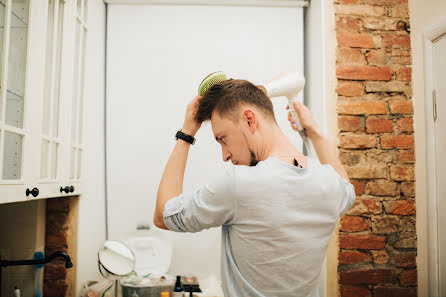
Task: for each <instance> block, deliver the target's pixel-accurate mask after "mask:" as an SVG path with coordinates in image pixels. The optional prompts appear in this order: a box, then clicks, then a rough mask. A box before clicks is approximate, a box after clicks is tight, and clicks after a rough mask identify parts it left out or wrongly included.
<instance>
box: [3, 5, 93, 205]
mask: <svg viewBox="0 0 446 297" xmlns="http://www.w3.org/2000/svg"><path fill="white" fill-rule="evenodd" d="M87 3H88V0H65V1H64V0H48V1H42V0H0V37H1V38H0V40H2V46H1V47H0V57H1V60H0V63H1V75H0V77H1V80H0V203H6V202H15V201H25V200H29V199H39V198H49V197H59V196H67V195H78V194H81V192H82V189H81V186H82V176H81V174H80V172H81V166H80V164H81V163H82V153H83V151H84V145H83V141H82V129H83V127H82V126H83V106H84V104H83V78H84V62H83V61H84V52H85V51H84V48H85V42H84V41H85V40H86V38H85V36H86V33H87V25H86V12H87V7H86V5H87ZM61 190H63V191H61ZM37 192H38V194H37ZM67 192H68V193H67Z"/></svg>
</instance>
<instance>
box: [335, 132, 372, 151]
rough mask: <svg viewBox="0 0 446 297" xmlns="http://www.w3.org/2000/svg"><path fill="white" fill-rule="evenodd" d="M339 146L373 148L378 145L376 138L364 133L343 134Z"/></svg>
mask: <svg viewBox="0 0 446 297" xmlns="http://www.w3.org/2000/svg"><path fill="white" fill-rule="evenodd" d="M339 146H340V147H343V148H372V147H376V138H375V136H371V135H364V134H348V135H341V137H340V143H339Z"/></svg>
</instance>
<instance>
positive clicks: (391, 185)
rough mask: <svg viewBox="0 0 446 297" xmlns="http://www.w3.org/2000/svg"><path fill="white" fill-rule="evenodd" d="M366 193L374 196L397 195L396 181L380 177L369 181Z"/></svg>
mask: <svg viewBox="0 0 446 297" xmlns="http://www.w3.org/2000/svg"><path fill="white" fill-rule="evenodd" d="M367 193H368V194H370V195H374V196H397V195H399V193H400V191H399V187H398V184H397V183H396V182H394V181H389V180H382V179H381V180H374V181H369V182H368V185H367Z"/></svg>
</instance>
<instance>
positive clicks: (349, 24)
mask: <svg viewBox="0 0 446 297" xmlns="http://www.w3.org/2000/svg"><path fill="white" fill-rule="evenodd" d="M360 27H361V21H360V20H358V19H356V18H352V17H348V16H340V17H337V18H336V30H337V31H350V32H358V31H359V29H360Z"/></svg>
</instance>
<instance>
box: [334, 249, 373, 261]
mask: <svg viewBox="0 0 446 297" xmlns="http://www.w3.org/2000/svg"><path fill="white" fill-rule="evenodd" d="M368 261H369V256H368V255H367V254H366V253H363V252H358V251H341V252H340V253H339V263H340V264H355V263H361V262H368Z"/></svg>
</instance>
